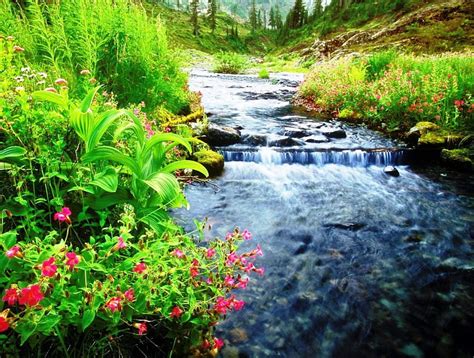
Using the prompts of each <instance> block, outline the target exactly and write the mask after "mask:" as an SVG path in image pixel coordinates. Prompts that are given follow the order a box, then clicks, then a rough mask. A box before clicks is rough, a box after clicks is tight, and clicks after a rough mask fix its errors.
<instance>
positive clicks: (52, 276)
mask: <svg viewBox="0 0 474 358" xmlns="http://www.w3.org/2000/svg"><path fill="white" fill-rule="evenodd" d="M0 13H1V14H2V17H3V19H4V20H5V21H2V24H1V27H0V33H1V34H2V35H1V36H0V129H1V131H0V176H1V179H2V183H3V185H2V192H1V201H0V212H1V223H0V247H1V249H2V250H3V252H4V253H3V254H2V255H1V258H0V272H1V274H2V280H1V282H0V291H1V295H2V296H1V297H2V301H1V303H0V307H1V311H0V342H1V347H2V349H1V350H2V354H6V355H9V356H31V355H41V354H42V353H43V352H48V354H50V355H54V356H60V355H63V356H64V355H65V356H69V357H87V356H104V355H121V354H125V355H134V354H136V353H137V352H141V353H142V354H143V353H144V352H147V353H146V354H153V355H154V356H168V355H169V354H176V355H181V354H187V353H188V352H190V351H191V350H192V351H194V352H196V354H198V353H199V352H200V353H199V354H203V355H205V354H208V353H209V352H211V353H212V352H213V354H215V352H217V350H219V349H220V348H221V347H222V345H223V342H222V340H220V339H219V338H217V337H214V334H213V327H214V325H215V324H216V323H217V322H218V321H219V320H222V319H223V318H224V316H225V315H226V314H227V313H228V312H230V311H238V310H240V309H242V308H243V306H244V302H243V301H241V300H239V299H238V298H237V297H236V296H235V294H233V292H234V291H235V290H238V289H244V288H245V287H246V285H247V283H248V281H249V278H248V276H249V275H250V274H251V273H252V272H254V273H259V274H262V273H263V269H261V268H257V267H256V266H255V265H254V260H255V258H256V257H257V256H258V255H261V250H260V248H259V247H257V248H256V249H255V250H253V251H250V252H247V253H243V254H241V253H237V249H238V246H239V242H241V241H243V240H250V239H251V235H250V233H249V232H248V231H246V230H239V229H235V230H231V232H230V233H229V234H228V235H227V237H226V238H225V239H224V240H219V239H216V240H212V241H206V242H204V241H203V238H204V230H205V227H206V226H205V223H198V222H196V230H195V231H194V232H192V233H186V232H185V231H184V230H183V229H182V228H181V227H179V226H178V225H176V224H175V223H174V221H173V219H172V218H171V216H170V215H169V214H168V210H169V209H171V208H175V207H180V206H183V205H187V202H186V199H185V197H184V195H183V191H182V188H183V185H185V183H186V182H187V181H189V180H191V177H190V176H189V173H190V172H191V171H194V172H199V173H201V174H202V175H207V170H206V168H204V167H203V166H202V165H200V164H199V163H196V162H194V161H191V160H187V159H186V157H187V156H188V155H189V154H190V153H191V152H192V151H193V149H194V147H195V146H196V144H195V143H196V141H195V140H194V139H193V138H192V137H191V131H190V130H185V128H183V125H178V124H176V125H175V124H173V123H174V122H176V123H177V122H179V120H176V121H172V120H171V121H170V119H169V116H173V112H174V113H180V112H183V111H186V108H189V103H190V101H191V100H192V98H193V97H195V95H193V94H192V93H190V92H189V91H188V90H187V88H186V77H185V75H184V74H182V73H181V72H180V70H179V67H180V65H179V62H177V60H176V58H175V55H174V54H173V53H172V52H171V51H170V50H169V48H168V45H167V40H166V36H165V32H164V29H163V27H162V26H161V24H160V23H159V22H157V21H158V20H157V19H155V18H152V17H149V15H147V14H146V13H145V11H144V10H143V9H142V8H140V7H139V6H137V5H134V4H133V3H130V2H128V1H126V0H119V1H112V0H110V1H104V2H101V4H100V6H95V5H94V6H92V4H91V3H90V2H87V1H83V0H77V1H70V2H61V3H53V4H48V5H45V4H40V3H36V2H33V3H30V4H28V5H27V6H26V7H25V8H19V7H17V5H14V4H12V3H10V2H8V1H2V2H1V3H0ZM91 14H93V16H91ZM163 113H165V114H167V115H166V116H165V115H163ZM180 128H181V129H180ZM173 129H175V130H176V131H177V132H179V133H181V135H178V134H175V133H173ZM157 347H158V350H157Z"/></svg>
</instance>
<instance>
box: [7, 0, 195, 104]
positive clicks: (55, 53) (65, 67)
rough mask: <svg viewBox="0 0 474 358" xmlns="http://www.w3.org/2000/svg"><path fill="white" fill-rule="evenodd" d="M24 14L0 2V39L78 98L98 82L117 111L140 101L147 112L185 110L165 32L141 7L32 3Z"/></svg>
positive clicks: (122, 0)
mask: <svg viewBox="0 0 474 358" xmlns="http://www.w3.org/2000/svg"><path fill="white" fill-rule="evenodd" d="M24 11H25V12H26V15H27V16H26V15H25V14H23V10H21V9H20V8H19V7H18V6H17V5H15V3H13V2H10V1H6V0H4V1H2V2H0V14H2V15H4V19H5V21H2V23H1V24H0V34H3V35H5V36H6V35H14V36H15V37H16V38H17V39H18V40H19V42H20V43H22V44H23V45H24V47H25V50H26V51H25V54H26V56H27V58H28V59H29V61H30V63H36V64H38V66H40V67H42V68H46V69H47V70H48V72H50V73H52V74H53V75H54V76H55V77H56V78H57V77H62V78H65V79H67V80H68V81H69V84H70V86H71V87H72V88H74V90H75V91H77V92H78V93H77V94H78V95H83V94H84V93H85V92H86V91H87V90H88V88H89V82H88V81H92V82H94V81H99V82H100V83H103V84H104V86H105V89H106V90H107V91H108V92H113V93H115V94H116V100H117V101H118V103H119V105H121V106H127V105H129V104H131V103H139V102H141V101H144V102H145V103H146V105H147V108H148V109H149V110H153V109H154V108H155V107H157V106H159V105H164V106H166V107H167V108H168V109H171V110H172V111H175V112H177V111H179V110H181V109H182V108H183V107H184V106H185V105H186V104H187V102H188V99H187V94H186V92H185V90H184V87H185V84H186V77H185V75H184V74H183V73H181V72H180V71H179V64H178V62H177V61H176V59H175V57H174V55H173V53H172V52H170V50H169V48H168V44H167V40H166V34H165V29H164V28H163V26H162V24H161V22H160V20H159V18H154V17H150V16H148V15H147V14H146V12H145V11H144V10H143V9H142V7H141V6H138V5H135V4H134V3H133V2H131V1H128V0H118V1H113V0H104V1H101V2H99V3H91V2H90V1H86V0H71V1H62V2H52V3H48V5H45V4H44V3H41V2H38V1H32V2H30V3H28V5H27V6H26V9H25V10H24ZM84 70H87V71H84ZM81 71H82V72H81ZM81 73H82V75H81ZM45 85H51V82H50V81H49V80H46V83H45Z"/></svg>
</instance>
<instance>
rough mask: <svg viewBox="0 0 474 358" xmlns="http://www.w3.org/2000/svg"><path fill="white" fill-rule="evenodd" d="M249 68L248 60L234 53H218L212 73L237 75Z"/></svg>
mask: <svg viewBox="0 0 474 358" xmlns="http://www.w3.org/2000/svg"><path fill="white" fill-rule="evenodd" d="M248 67H249V63H248V58H247V57H246V56H244V55H240V54H238V53H234V52H220V53H218V54H217V55H216V56H215V61H214V69H213V70H214V72H218V73H230V74H238V73H242V72H244V71H245V70H246V69H247V68H248Z"/></svg>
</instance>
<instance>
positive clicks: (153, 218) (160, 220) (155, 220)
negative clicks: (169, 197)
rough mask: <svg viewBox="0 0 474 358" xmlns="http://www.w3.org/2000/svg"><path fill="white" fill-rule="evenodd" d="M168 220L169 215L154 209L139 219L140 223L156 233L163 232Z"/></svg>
mask: <svg viewBox="0 0 474 358" xmlns="http://www.w3.org/2000/svg"><path fill="white" fill-rule="evenodd" d="M139 216H140V215H139ZM168 220H170V216H169V214H168V213H167V212H166V211H165V210H160V209H155V210H153V211H151V212H149V213H147V214H146V215H143V216H142V217H141V218H140V221H141V222H143V223H145V224H147V225H148V226H150V227H151V228H152V229H153V230H154V231H155V232H157V233H162V232H163V231H164V229H165V227H166V223H167V221H168Z"/></svg>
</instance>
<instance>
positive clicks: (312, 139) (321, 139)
mask: <svg viewBox="0 0 474 358" xmlns="http://www.w3.org/2000/svg"><path fill="white" fill-rule="evenodd" d="M301 140H303V141H305V142H306V143H327V142H329V139H328V138H327V137H326V136H324V135H311V136H309V137H304V138H301Z"/></svg>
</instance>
